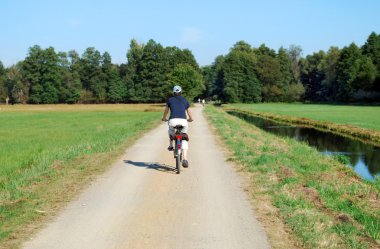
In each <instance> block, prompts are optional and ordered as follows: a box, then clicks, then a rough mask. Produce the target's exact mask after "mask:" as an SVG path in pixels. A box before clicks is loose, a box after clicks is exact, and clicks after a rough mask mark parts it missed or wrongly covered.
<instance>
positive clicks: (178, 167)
mask: <svg viewBox="0 0 380 249" xmlns="http://www.w3.org/2000/svg"><path fill="white" fill-rule="evenodd" d="M175 165H176V169H177V174H180V173H181V158H180V155H178V154H177V156H176V158H175Z"/></svg>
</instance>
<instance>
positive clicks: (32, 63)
mask: <svg viewBox="0 0 380 249" xmlns="http://www.w3.org/2000/svg"><path fill="white" fill-rule="evenodd" d="M22 74H23V79H25V81H26V84H27V85H29V86H30V90H29V92H30V93H29V95H30V96H29V101H30V102H31V103H34V104H39V103H43V104H48V103H58V102H59V89H60V84H61V82H62V75H61V74H60V68H59V65H58V55H57V54H56V53H55V51H54V48H52V47H49V48H47V49H45V50H43V49H41V47H39V46H37V45H36V46H33V47H31V48H30V49H29V53H28V56H27V57H26V59H25V60H24V62H23V63H22Z"/></svg>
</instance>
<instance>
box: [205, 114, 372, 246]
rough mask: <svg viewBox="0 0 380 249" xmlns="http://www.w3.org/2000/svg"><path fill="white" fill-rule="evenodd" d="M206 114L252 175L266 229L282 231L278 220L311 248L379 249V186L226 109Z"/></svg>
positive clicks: (255, 202) (255, 199)
mask: <svg viewBox="0 0 380 249" xmlns="http://www.w3.org/2000/svg"><path fill="white" fill-rule="evenodd" d="M206 113H207V116H208V118H209V121H210V124H211V125H212V126H214V127H215V132H216V133H217V134H219V136H220V138H221V141H223V144H224V145H225V147H226V148H227V150H228V151H230V160H231V161H234V162H235V163H236V164H237V165H241V167H242V169H243V170H242V171H243V172H245V174H247V175H248V177H247V178H248V179H250V180H249V184H250V187H249V188H248V190H249V191H250V192H251V194H252V198H253V201H252V203H253V205H254V206H255V209H256V210H257V212H258V213H259V215H260V216H261V217H260V220H263V222H264V223H265V222H266V221H268V222H267V223H266V224H265V226H266V227H269V228H270V227H276V226H277V224H276V222H271V221H273V220H274V218H273V217H278V218H279V219H280V220H281V221H282V224H283V225H284V226H285V227H288V228H289V232H290V233H291V235H292V236H294V237H295V238H296V241H298V242H297V243H299V244H300V245H301V246H302V247H305V248H375V247H378V246H379V241H380V198H379V192H380V191H379V189H380V185H379V182H377V181H375V182H374V183H370V182H367V181H362V180H361V179H360V178H359V177H357V175H356V174H355V173H354V172H353V171H352V170H351V169H349V168H348V167H346V166H345V165H343V164H342V163H339V162H338V161H337V160H334V159H332V158H330V157H326V156H323V155H321V154H320V153H319V152H318V151H317V150H316V149H314V148H312V147H310V146H309V145H307V144H306V143H300V142H298V141H295V140H293V139H290V138H286V137H278V136H275V135H273V134H269V133H267V132H264V131H262V130H261V129H259V128H257V127H256V126H254V125H252V124H249V123H247V122H246V121H244V120H241V119H239V118H237V117H234V116H231V115H229V114H227V113H226V112H225V111H224V110H223V109H221V108H215V107H208V108H207V109H206ZM263 200H267V201H268V202H269V204H270V205H269V204H268V202H265V201H263ZM274 237H275V236H274Z"/></svg>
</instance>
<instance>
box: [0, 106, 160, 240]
mask: <svg viewBox="0 0 380 249" xmlns="http://www.w3.org/2000/svg"><path fill="white" fill-rule="evenodd" d="M47 107H48V108H47ZM4 109H5V108H4ZM4 109H3V110H0V137H1V143H0V242H1V241H2V240H4V239H7V238H9V237H12V236H14V235H13V234H14V233H15V232H17V227H18V226H19V225H20V224H23V223H28V222H30V221H32V220H33V219H35V216H36V213H35V212H33V210H39V209H41V208H42V207H43V206H44V205H45V202H49V201H50V200H49V199H46V198H53V197H52V196H47V197H45V196H44V195H45V193H42V192H44V191H41V189H43V188H47V189H48V188H50V185H54V182H55V181H62V179H61V178H63V179H64V178H68V180H70V179H69V178H76V175H77V174H79V175H80V174H85V172H87V173H89V172H90V171H89V170H88V168H91V167H92V165H95V164H97V163H98V162H96V161H102V160H103V159H105V160H103V162H102V163H103V164H111V163H112V161H113V160H112V159H111V160H110V158H106V157H104V156H102V155H107V154H112V153H113V152H114V151H115V150H117V151H119V152H120V151H121V149H123V148H120V146H121V145H123V144H125V142H126V141H129V140H131V139H134V138H135V137H136V135H137V134H139V133H141V132H143V131H145V130H146V129H149V128H150V127H152V125H154V124H156V123H157V122H159V119H160V115H161V113H159V112H150V111H147V109H146V106H140V107H139V106H137V105H135V106H133V107H131V106H128V105H109V106H104V105H103V106H93V107H91V106H81V107H80V106H66V107H65V106H56V107H55V106H40V107H39V106H32V107H31V106H25V108H23V107H15V108H14V109H11V108H10V107H8V109H6V110H4ZM153 109H155V108H153ZM144 110H145V111H144ZM149 110H150V109H149ZM113 156H115V155H113ZM102 158H103V159H102ZM73 169H75V173H74V175H72V172H71V173H68V172H70V170H73ZM52 189H54V187H52ZM61 191H63V192H64V191H65V190H64V189H62V190H61ZM56 194H57V193H56ZM58 194H62V193H58ZM20 217H23V218H22V219H20ZM0 247H1V246H0Z"/></svg>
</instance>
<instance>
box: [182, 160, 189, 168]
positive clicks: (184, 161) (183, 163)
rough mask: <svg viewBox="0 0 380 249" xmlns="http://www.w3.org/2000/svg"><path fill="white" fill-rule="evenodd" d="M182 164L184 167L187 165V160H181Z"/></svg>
mask: <svg viewBox="0 0 380 249" xmlns="http://www.w3.org/2000/svg"><path fill="white" fill-rule="evenodd" d="M182 166H183V167H184V168H187V167H189V162H188V161H187V160H183V161H182Z"/></svg>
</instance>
